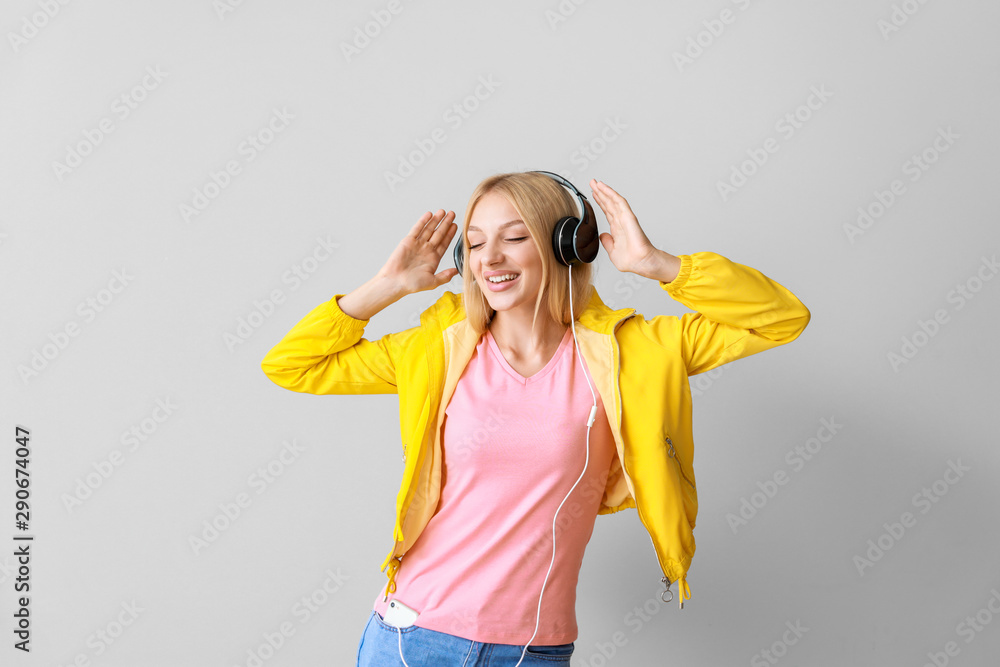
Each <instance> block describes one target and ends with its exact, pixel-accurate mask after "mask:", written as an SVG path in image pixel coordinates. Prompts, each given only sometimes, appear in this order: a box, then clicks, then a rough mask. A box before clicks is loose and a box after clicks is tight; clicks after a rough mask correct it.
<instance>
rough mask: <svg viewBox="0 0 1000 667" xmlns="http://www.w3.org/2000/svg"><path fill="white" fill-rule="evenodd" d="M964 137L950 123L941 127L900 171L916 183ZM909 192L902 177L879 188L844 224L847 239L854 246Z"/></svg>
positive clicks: (904, 163)
mask: <svg viewBox="0 0 1000 667" xmlns="http://www.w3.org/2000/svg"><path fill="white" fill-rule="evenodd" d="M961 136H962V135H960V134H955V132H954V131H953V130H952V129H951V126H950V125H949V126H948V128H947V129H945V128H943V127H939V128H938V129H937V136H936V137H935V138H934V140H933V141H932V142H931V143H930V145H928V146H927V147H926V148H924V149H923V150H922V151H920V152H919V153H914V154H913V155H911V156H910V157H909V158H908V159H907V160H906V161H905V162H903V164H902V166H901V167H900V171H902V172H903V175H904V176H909V180H910V182H911V183H916V182H917V181H919V180H920V179H921V177H923V175H924V174H925V173H927V170H929V169H930V168H931V166H932V165H934V163H935V162H937V161H938V160H939V159H940V158H941V155H943V154H944V153H947V152H948V151H949V150H951V147H952V146H954V145H955V142H956V141H957V140H958V139H959V138H960V137H961ZM907 192H908V190H907V189H906V183H904V182H903V180H902V179H899V178H895V179H893V180H892V182H891V183H889V186H888V187H887V188H886V189H885V190H875V191H874V193H873V199H872V200H869V202H868V203H867V204H865V205H864V206H859V207H858V217H857V218H856V219H855V221H854V223H853V224H852V223H849V222H848V223H844V234H845V235H847V240H848V241H850V242H851V245H854V240H855V239H856V238H857V237H859V236H861V235H863V234H864V233H865V232H867V231H868V230H869V229H871V228H872V226H873V225H874V224H875V223H876V222H878V221H879V220H880V219H881V218H882V216H884V215H885V214H886V213H888V212H889V209H891V208H892V207H893V206H894V205H895V204H896V202H897V201H899V200H900V199H902V197H903V195H905V194H906V193H907Z"/></svg>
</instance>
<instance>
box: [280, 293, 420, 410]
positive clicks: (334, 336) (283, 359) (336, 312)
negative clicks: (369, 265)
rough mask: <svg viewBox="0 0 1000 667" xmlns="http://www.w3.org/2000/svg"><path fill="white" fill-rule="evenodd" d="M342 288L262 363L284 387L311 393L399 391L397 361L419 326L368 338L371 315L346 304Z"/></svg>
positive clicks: (292, 330)
mask: <svg viewBox="0 0 1000 667" xmlns="http://www.w3.org/2000/svg"><path fill="white" fill-rule="evenodd" d="M342 296H344V295H343V294H337V295H335V296H334V297H333V298H332V299H330V300H329V301H327V302H325V303H322V304H320V305H319V306H317V307H316V308H314V309H313V310H311V311H310V312H309V314H307V315H306V316H305V317H303V318H302V319H301V320H300V321H299V323H298V324H296V325H295V326H294V327H292V329H291V331H289V332H288V333H287V334H285V337H284V338H282V339H281V340H280V341H279V342H278V344H277V345H275V346H274V347H273V348H271V351H270V352H268V353H267V355H265V356H264V359H263V360H262V361H261V364H260V367H261V369H262V370H263V371H264V374H265V375H267V377H268V378H270V379H271V381H272V382H274V383H275V384H276V385H278V386H279V387H284V388H285V389H290V390H292V391H298V392H303V393H309V394H395V393H397V388H396V362H397V360H398V358H399V354H400V351H401V350H402V349H403V347H402V346H403V345H405V341H406V338H407V337H408V336H411V335H412V334H413V333H415V332H416V331H417V329H418V328H416V327H415V328H413V329H408V330H406V331H404V332H401V333H393V334H386V335H385V336H383V337H382V338H381V339H380V340H377V341H374V342H373V341H369V340H367V339H365V338H362V337H361V336H362V334H363V333H364V329H365V326H367V325H368V322H369V321H370V320H358V319H355V318H353V317H351V316H350V315H348V314H347V313H345V312H344V311H343V310H341V309H340V305H339V304H338V303H337V299H339V298H340V297H342Z"/></svg>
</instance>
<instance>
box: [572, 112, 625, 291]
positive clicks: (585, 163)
mask: <svg viewBox="0 0 1000 667" xmlns="http://www.w3.org/2000/svg"><path fill="white" fill-rule="evenodd" d="M627 129H628V125H626V124H625V123H623V122H622V119H621V116H615V117H614V118H605V119H604V125H603V126H602V127H601V129H600V131H598V132H597V134H595V135H594V136H593V137H592V138H591V139H590V140H589V141H587V142H586V143H582V144H580V145H579V146H577V147H576V150H574V151H573V153H572V155H570V156H569V161H570V163H571V164H572V165H573V167H575V168H576V169H575V171H574V170H571V169H570V170H565V171H564V170H557V171H556V173H557V174H559V175H560V176H562V177H563V178H565V179H566V180H569V181H572V180H573V178H574V177H575V176H577V175H579V174H581V173H583V171H584V170H585V169H586V168H587V167H589V166H590V165H591V164H593V163H594V161H596V160H597V159H598V158H599V157H601V156H602V155H604V153H606V152H607V150H608V148H610V146H611V144H613V143H615V142H616V141H618V139H619V137H621V135H622V132H624V131H625V130H627ZM632 275H635V274H632Z"/></svg>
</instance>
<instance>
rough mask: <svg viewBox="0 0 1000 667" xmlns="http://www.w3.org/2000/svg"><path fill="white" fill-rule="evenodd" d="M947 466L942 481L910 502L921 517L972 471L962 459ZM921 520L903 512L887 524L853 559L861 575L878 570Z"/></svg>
mask: <svg viewBox="0 0 1000 667" xmlns="http://www.w3.org/2000/svg"><path fill="white" fill-rule="evenodd" d="M947 463H948V465H947V467H946V468H945V469H944V472H943V473H942V474H941V477H940V478H938V479H936V480H934V482H933V483H931V484H930V485H928V486H925V487H924V488H922V489H920V491H918V492H917V493H915V494H913V498H911V499H910V503H911V504H912V505H913V507H914V508H915V509H918V510H920V514H921V515H924V514H927V513H928V512H930V511H931V510H932V509H933V508H934V505H936V504H937V503H939V502H941V499H942V498H944V497H945V496H946V495H947V494H948V491H950V490H951V487H952V486H954V485H955V484H958V482H959V481H961V480H962V478H964V477H965V473H967V472H969V471H970V470H972V468H970V467H968V466H965V465H962V459H955V460H954V461H952V460H951V459H948V461H947ZM917 518H918V517H917V516H916V515H914V514H913V513H912V512H903V513H902V514H900V516H899V519H898V520H897V521H893V522H892V523H889V522H885V523H883V524H882V528H883V529H884V530H883V531H882V533H880V534H879V535H878V537H876V538H875V539H870V540H868V542H867V546H868V549H867V550H866V551H865V552H864V554H855V555H854V557H853V559H852V562H853V563H854V567H855V568H857V570H858V576H860V577H864V576H865V570H868V569H870V568H872V567H874V566H875V563H877V562H879V561H880V560H882V558H883V557H884V556H885V554H887V553H888V552H889V550H890V549H892V548H893V547H894V546H896V545H897V544H899V541H900V540H901V539H903V537H904V536H905V535H906V531H907V530H908V529H911V528H913V527H914V526H916V525H917Z"/></svg>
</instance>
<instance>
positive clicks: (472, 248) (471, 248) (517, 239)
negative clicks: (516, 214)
mask: <svg viewBox="0 0 1000 667" xmlns="http://www.w3.org/2000/svg"><path fill="white" fill-rule="evenodd" d="M527 238H529V237H527V236H521V237H519V238H516V239H507V240H508V241H516V242H520V241H524V240H525V239H527ZM481 245H483V244H482V243H477V244H476V245H473V246H469V250H475V249H476V248H478V247H479V246H481Z"/></svg>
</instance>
